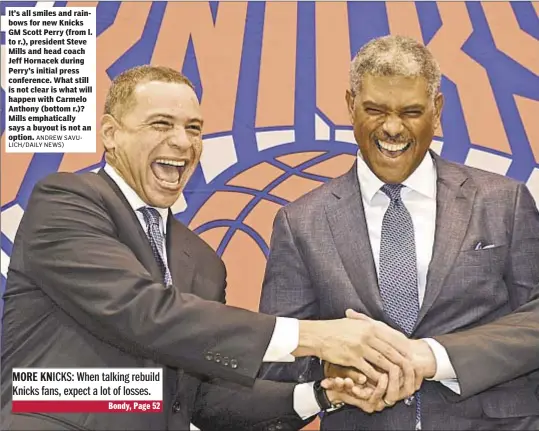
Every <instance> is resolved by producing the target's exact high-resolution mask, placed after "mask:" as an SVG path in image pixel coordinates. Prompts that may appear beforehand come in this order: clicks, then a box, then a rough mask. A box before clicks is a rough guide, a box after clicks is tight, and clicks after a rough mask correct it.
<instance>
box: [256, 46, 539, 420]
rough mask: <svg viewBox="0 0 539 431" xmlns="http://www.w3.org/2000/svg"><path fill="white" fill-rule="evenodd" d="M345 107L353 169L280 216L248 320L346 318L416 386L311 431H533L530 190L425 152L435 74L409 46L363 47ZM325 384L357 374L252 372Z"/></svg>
mask: <svg viewBox="0 0 539 431" xmlns="http://www.w3.org/2000/svg"><path fill="white" fill-rule="evenodd" d="M346 101H347V104H348V109H349V113H350V119H351V122H352V124H353V129H354V136H355V138H356V141H357V142H358V145H359V151H358V157H357V161H356V162H355V163H354V165H353V167H352V169H351V170H350V171H349V172H348V173H346V174H344V175H343V176H341V177H340V178H336V179H335V180H331V181H329V182H328V183H327V184H325V185H323V186H322V187H320V188H318V189H317V190H314V191H313V192H311V193H309V194H307V195H306V196H304V197H302V198H300V199H298V200H297V201H296V202H294V203H292V204H290V205H288V206H287V207H285V208H283V209H282V210H281V211H280V212H279V213H278V214H277V216H276V219H275V223H274V232H273V236H272V240H271V249H270V256H269V260H268V265H267V270H266V275H265V280H264V287H263V291H262V299H261V304H260V311H262V312H264V313H270V314H275V315H277V316H288V317H295V318H299V319H331V318H335V317H337V316H340V315H342V313H343V312H345V310H346V309H350V308H351V309H354V310H355V311H356V313H355V316H356V318H358V319H361V320H363V321H365V322H370V323H371V324H372V325H373V330H372V334H371V337H372V341H371V345H373V346H375V342H376V340H378V341H379V340H384V341H385V342H386V343H389V344H392V345H393V347H395V348H396V349H397V350H399V352H401V353H402V354H403V355H405V356H406V357H408V358H410V359H411V360H412V363H413V364H414V363H415V364H416V365H417V366H416V368H415V369H416V377H418V378H419V380H422V379H424V381H423V383H422V384H421V387H420V390H419V391H417V392H416V393H415V394H414V396H413V397H407V396H406V395H404V394H403V393H399V390H398V388H397V390H396V391H395V390H394V388H393V389H392V390H391V391H390V390H389V387H388V391H387V392H386V395H385V397H384V399H383V401H384V408H382V409H380V408H378V407H376V406H367V408H365V409H363V410H365V411H362V410H360V409H357V408H354V407H343V408H342V409H340V410H338V411H335V412H333V413H331V414H327V415H324V418H323V421H322V428H323V429H347V430H352V429H357V430H359V429H361V430H397V429H398V430H412V429H419V428H421V429H424V430H427V429H428V430H430V429H433V430H447V429H451V430H465V429H521V430H524V429H539V399H538V397H539V371H538V370H539V356H538V355H539V288H538V283H539V214H538V212H537V208H536V205H535V202H534V200H533V198H532V196H531V195H530V192H529V191H528V189H527V188H526V186H525V185H523V184H520V183H518V182H516V181H513V180H512V179H509V178H506V177H503V176H500V175H496V174H492V173H489V172H485V171H482V170H478V169H473V168H470V167H466V166H463V165H460V164H456V163H451V162H448V161H445V160H443V159H442V158H440V157H439V156H437V155H436V154H435V153H433V152H431V151H429V146H430V143H431V140H432V137H433V134H434V130H435V129H436V127H437V125H438V124H439V120H440V115H441V112H442V106H443V96H442V94H441V93H440V71H439V67H438V65H437V63H436V61H435V59H434V58H433V57H432V55H431V53H430V52H429V51H428V50H427V49H426V48H425V47H424V46H423V45H421V44H420V43H418V42H416V41H414V40H412V39H409V38H404V37H398V36H387V37H383V38H380V39H376V40H373V41H371V42H369V43H368V44H366V45H365V46H364V47H363V48H362V49H361V50H360V51H359V53H358V54H357V56H356V57H355V58H354V60H353V61H352V65H351V69H350V90H349V91H347V94H346ZM485 127H488V125H485ZM349 315H350V316H352V315H354V313H349ZM394 330H399V331H400V332H401V334H399V335H395V332H394ZM378 350H379V351H380V352H381V353H383V352H384V346H380V347H379V348H378ZM323 375H326V376H332V377H336V376H340V377H347V376H348V377H352V378H353V377H355V376H357V375H358V372H357V370H353V369H351V368H342V367H336V366H334V365H332V364H329V363H321V362H320V361H319V360H318V359H316V358H311V359H308V358H306V359H302V360H299V361H296V362H295V363H293V364H268V365H265V366H264V367H263V371H262V372H261V376H262V377H263V378H267V379H272V380H283V381H300V382H306V381H309V380H315V379H317V378H320V377H321V376H323ZM340 384H341V386H342V381H341V383H340ZM380 410H381V411H380ZM318 411H319V409H317V406H316V405H315V404H314V403H313V409H312V411H311V413H312V414H316V413H317V412H318ZM373 411H377V413H374V414H371V412H373Z"/></svg>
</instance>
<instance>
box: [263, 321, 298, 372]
mask: <svg viewBox="0 0 539 431" xmlns="http://www.w3.org/2000/svg"><path fill="white" fill-rule="evenodd" d="M298 346H299V321H298V320H297V319H292V318H290V317H277V319H276V321H275V328H274V330H273V335H272V336H271V340H270V343H269V345H268V349H267V350H266V354H265V355H264V358H263V359H262V361H263V362H294V361H295V359H296V358H295V357H294V356H292V352H293V351H294V350H296V349H297V348H298Z"/></svg>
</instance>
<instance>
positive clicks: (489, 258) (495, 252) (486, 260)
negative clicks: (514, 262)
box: [456, 245, 507, 268]
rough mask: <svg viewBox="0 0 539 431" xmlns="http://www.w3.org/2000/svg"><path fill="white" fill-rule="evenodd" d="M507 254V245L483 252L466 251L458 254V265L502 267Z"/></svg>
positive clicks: (483, 250)
mask: <svg viewBox="0 0 539 431" xmlns="http://www.w3.org/2000/svg"><path fill="white" fill-rule="evenodd" d="M506 253H507V246H506V245H499V246H496V247H492V248H487V249H482V250H465V251H461V252H460V253H459V254H458V256H457V261H456V265H458V266H471V267H474V268H480V267H485V268H489V267H500V266H503V264H504V262H505V257H506Z"/></svg>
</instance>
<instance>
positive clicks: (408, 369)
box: [399, 360, 417, 398]
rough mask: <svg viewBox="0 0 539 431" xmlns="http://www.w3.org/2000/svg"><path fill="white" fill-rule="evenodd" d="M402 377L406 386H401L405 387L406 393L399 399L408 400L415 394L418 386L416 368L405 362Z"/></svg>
mask: <svg viewBox="0 0 539 431" xmlns="http://www.w3.org/2000/svg"><path fill="white" fill-rule="evenodd" d="M402 376H403V378H404V384H403V385H401V386H402V387H403V392H404V393H403V394H401V396H400V397H399V398H408V397H409V396H411V395H413V394H414V393H415V391H416V384H417V380H416V374H415V368H414V367H413V365H412V363H411V362H410V361H408V360H406V361H404V364H403V367H402Z"/></svg>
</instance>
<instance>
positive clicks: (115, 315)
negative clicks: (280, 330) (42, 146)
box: [0, 171, 302, 431]
mask: <svg viewBox="0 0 539 431" xmlns="http://www.w3.org/2000/svg"><path fill="white" fill-rule="evenodd" d="M168 220H169V224H168V226H167V255H168V260H169V267H170V270H171V274H172V279H173V283H174V284H173V286H169V288H168V289H166V290H165V289H164V286H163V285H162V284H161V281H160V280H161V273H160V270H159V267H158V266H157V263H156V261H155V259H154V257H153V255H152V252H151V248H150V245H149V242H148V239H147V237H146V235H145V233H144V231H143V230H142V228H141V225H140V223H139V221H138V220H137V218H136V215H135V214H134V212H133V210H132V209H131V208H130V206H129V204H128V202H127V201H126V200H125V197H124V196H123V194H122V193H121V191H120V190H119V189H118V187H117V186H116V184H115V183H114V182H113V181H112V180H111V179H110V177H109V176H108V175H107V174H106V173H104V172H103V171H101V172H100V173H99V174H98V175H96V174H93V173H88V174H82V175H76V174H66V173H60V174H54V175H51V176H49V177H47V178H45V179H44V180H42V181H40V182H39V183H38V184H37V185H36V187H35V188H34V191H33V193H32V196H31V198H30V201H29V203H28V206H27V208H26V211H25V214H24V217H23V219H22V221H21V224H20V227H19V230H18V232H17V235H16V238H15V244H14V248H13V253H12V259H11V264H10V267H9V272H8V278H7V286H6V292H5V295H4V301H5V303H4V316H3V334H2V335H3V339H2V376H1V377H2V389H1V391H2V392H1V395H2V397H1V409H2V410H1V413H2V423H1V426H0V429H2V430H9V429H30V428H32V429H40V430H44V429H82V430H145V431H148V430H166V429H169V430H180V429H189V422H190V421H191V422H193V423H195V424H196V425H198V426H199V428H202V429H204V430H212V429H216V430H222V429H232V430H237V429H246V430H250V429H253V428H255V429H266V428H267V427H280V429H295V428H298V427H300V426H301V425H302V421H301V420H300V418H299V417H298V416H297V414H296V413H295V411H294V410H293V388H294V385H293V384H284V385H283V384H279V383H274V382H265V381H256V382H255V377H256V375H257V373H258V370H259V368H260V365H261V362H262V357H263V355H264V353H265V351H266V348H267V345H268V343H269V341H270V337H271V335H272V333H273V327H274V322H275V318H274V317H273V316H264V315H256V314H253V313H250V312H247V311H246V310H241V309H238V308H233V307H225V306H223V305H222V304H220V302H224V301H225V286H226V281H225V280H226V272H225V267H224V264H223V262H222V261H221V259H220V258H219V257H218V256H217V255H216V254H215V253H214V251H213V250H212V249H211V248H210V247H209V246H208V245H207V244H205V243H204V242H203V241H202V240H201V239H200V238H199V237H198V236H197V235H195V234H194V233H193V232H191V231H190V230H189V229H187V228H186V227H185V226H183V225H182V224H181V223H180V222H178V221H177V220H175V219H174V217H172V215H171V216H170V217H169V218H168ZM200 298H203V299H204V300H202V299H200ZM219 355H220V358H219ZM218 358H219V359H218ZM14 367H43V368H47V367H88V368H89V367H100V368H112V367H160V368H163V370H164V383H163V397H164V410H163V412H162V413H161V414H159V413H156V414H144V413H142V414H138V413H129V414H127V413H123V414H117V413H110V414H108V413H107V414H75V413H72V414H39V415H37V414H35V415H14V414H11V413H10V412H11V391H12V382H11V372H12V368H14ZM224 380H226V381H229V383H225V382H224ZM178 406H179V408H178ZM255 407H256V408H255Z"/></svg>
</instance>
